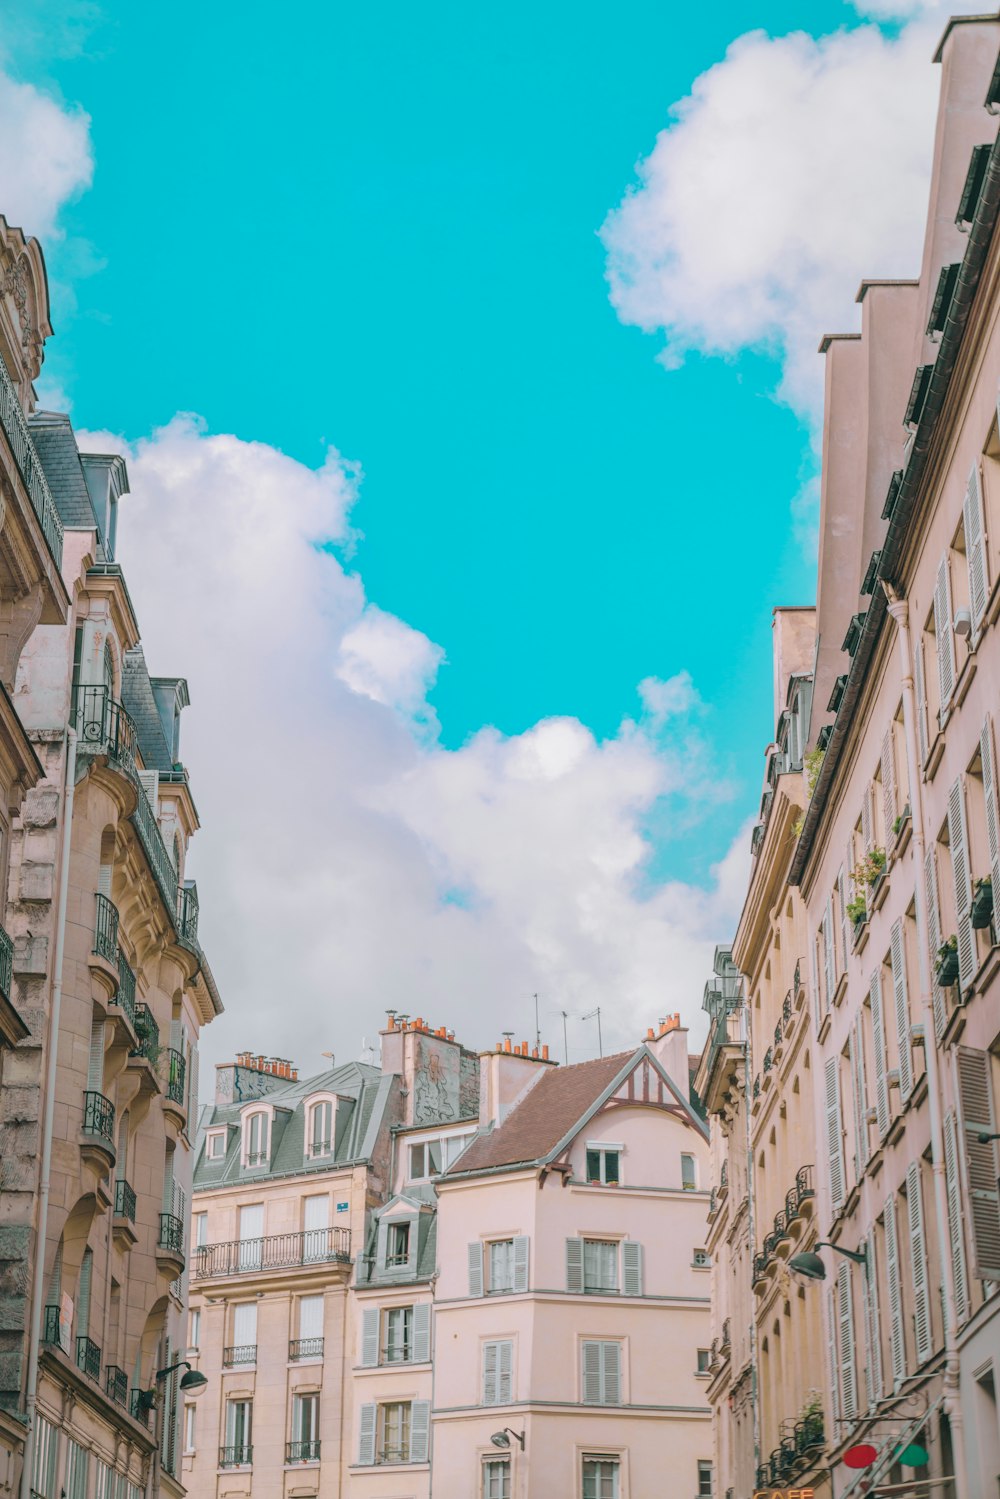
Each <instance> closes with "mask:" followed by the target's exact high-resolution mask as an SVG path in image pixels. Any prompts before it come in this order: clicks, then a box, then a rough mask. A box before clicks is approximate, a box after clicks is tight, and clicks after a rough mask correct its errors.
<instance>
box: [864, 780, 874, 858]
mask: <svg viewBox="0 0 1000 1499" xmlns="http://www.w3.org/2000/svg"><path fill="white" fill-rule="evenodd" d="M861 842H862V843H863V844H864V846H865V853H866V854H870V853H871V851H872V846H873V844H874V842H875V839H874V837H873V835H872V788H871V786H870V785H869V786H866V787H865V794H864V796H863V797H862V798H861Z"/></svg>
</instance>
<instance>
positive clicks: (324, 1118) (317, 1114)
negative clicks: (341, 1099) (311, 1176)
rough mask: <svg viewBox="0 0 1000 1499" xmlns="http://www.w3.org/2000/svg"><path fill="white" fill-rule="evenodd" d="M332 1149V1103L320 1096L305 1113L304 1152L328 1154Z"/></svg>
mask: <svg viewBox="0 0 1000 1499" xmlns="http://www.w3.org/2000/svg"><path fill="white" fill-rule="evenodd" d="M332 1151H333V1103H332V1101H331V1100H330V1099H329V1098H321V1099H319V1100H318V1101H317V1102H316V1103H314V1104H312V1105H311V1106H310V1108H309V1110H308V1113H307V1123H306V1154H307V1155H309V1156H310V1157H311V1156H321V1155H330V1154H331V1153H332Z"/></svg>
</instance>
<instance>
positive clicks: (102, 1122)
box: [83, 1090, 115, 1145]
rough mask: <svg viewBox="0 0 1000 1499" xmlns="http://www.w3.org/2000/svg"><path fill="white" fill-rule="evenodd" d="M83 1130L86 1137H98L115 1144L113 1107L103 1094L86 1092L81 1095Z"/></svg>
mask: <svg viewBox="0 0 1000 1499" xmlns="http://www.w3.org/2000/svg"><path fill="white" fill-rule="evenodd" d="M83 1130H84V1134H87V1135H98V1136H99V1137H100V1138H101V1139H102V1140H107V1142H108V1144H109V1145H114V1143H115V1106H114V1104H113V1103H112V1102H111V1100H110V1098H105V1096H104V1094H103V1093H94V1092H91V1091H90V1090H88V1091H87V1092H86V1093H85V1094H84V1095H83Z"/></svg>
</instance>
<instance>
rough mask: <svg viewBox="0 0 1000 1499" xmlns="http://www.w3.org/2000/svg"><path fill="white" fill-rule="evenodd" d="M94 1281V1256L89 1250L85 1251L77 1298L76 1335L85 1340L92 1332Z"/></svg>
mask: <svg viewBox="0 0 1000 1499" xmlns="http://www.w3.org/2000/svg"><path fill="white" fill-rule="evenodd" d="M93 1279H94V1256H93V1253H92V1252H91V1251H90V1250H89V1249H85V1250H84V1251H83V1261H82V1263H81V1265H80V1289H79V1291H78V1293H77V1298H76V1335H77V1337H78V1338H85V1337H86V1336H87V1334H88V1333H89V1332H90V1287H91V1284H92V1282H93Z"/></svg>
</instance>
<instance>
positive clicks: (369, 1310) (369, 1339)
mask: <svg viewBox="0 0 1000 1499" xmlns="http://www.w3.org/2000/svg"><path fill="white" fill-rule="evenodd" d="M378 1319H379V1310H378V1307H377V1306H372V1307H366V1308H365V1310H364V1311H363V1312H362V1314H361V1363H362V1366H363V1367H364V1368H365V1369H374V1368H375V1366H376V1365H377V1363H378Z"/></svg>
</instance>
